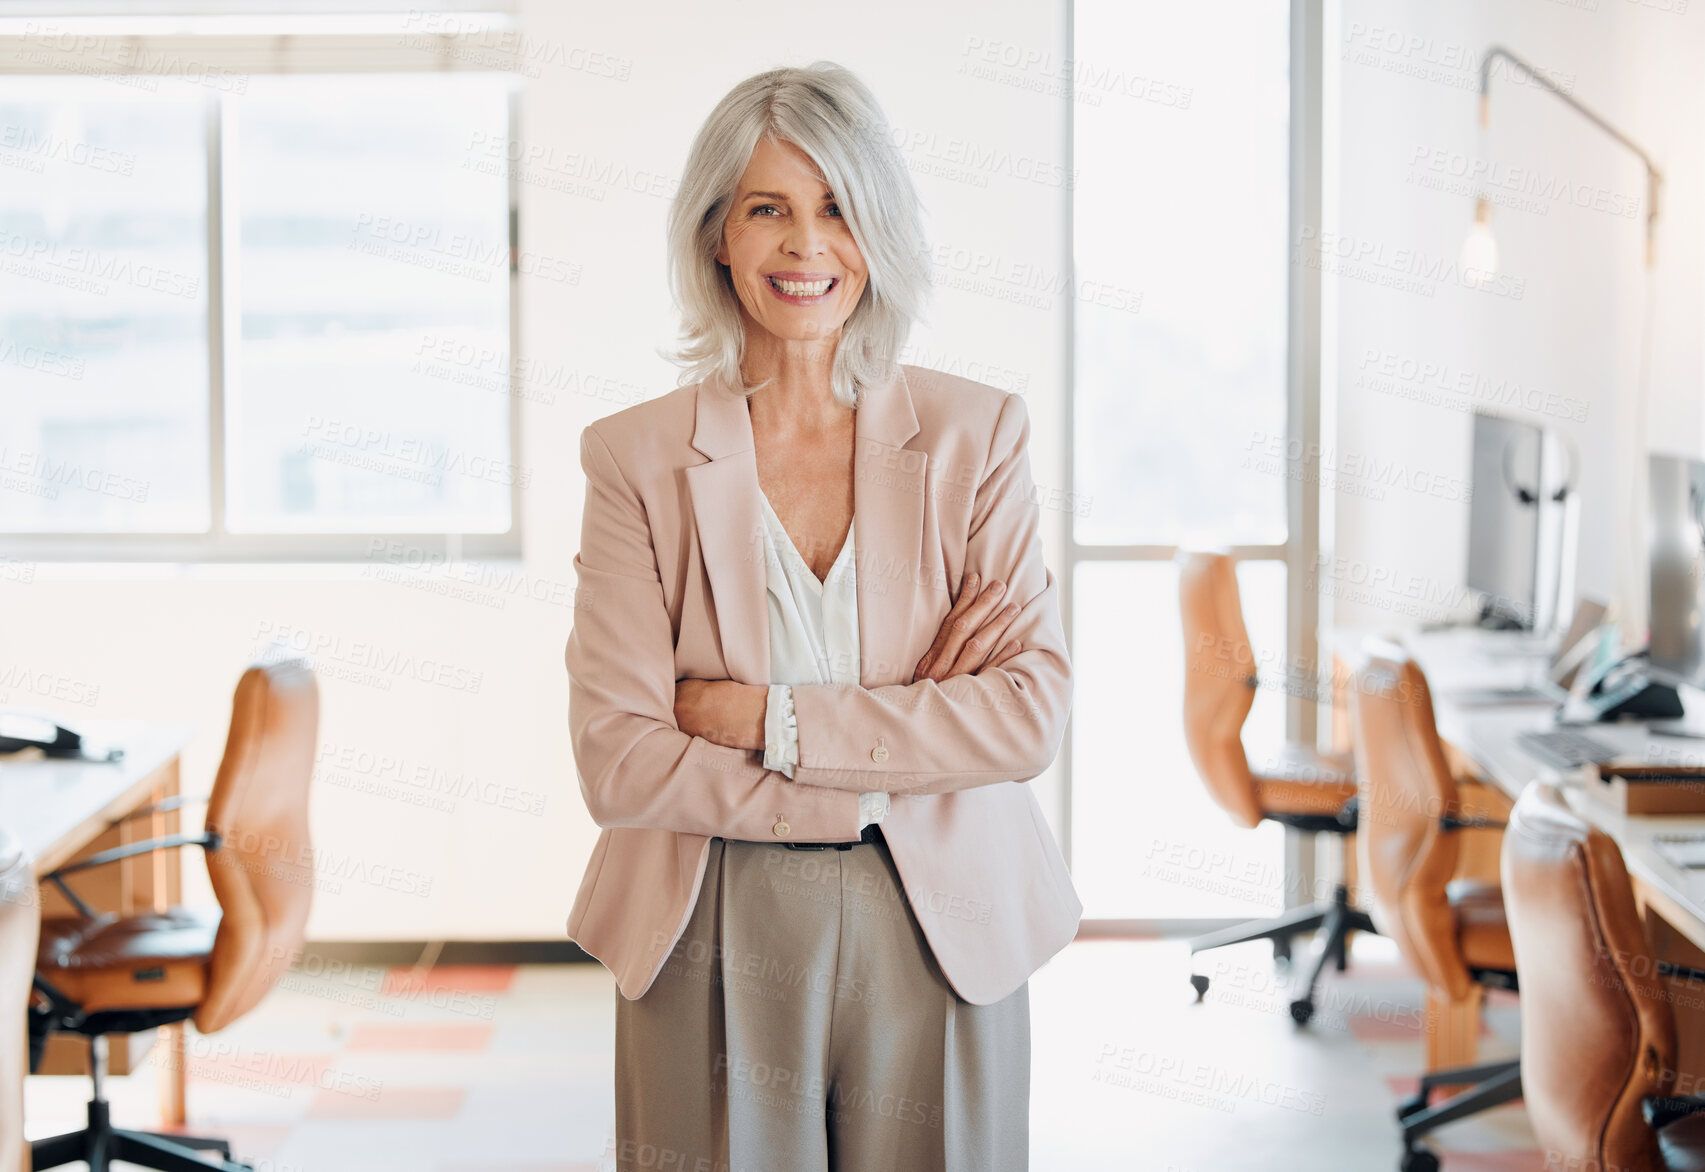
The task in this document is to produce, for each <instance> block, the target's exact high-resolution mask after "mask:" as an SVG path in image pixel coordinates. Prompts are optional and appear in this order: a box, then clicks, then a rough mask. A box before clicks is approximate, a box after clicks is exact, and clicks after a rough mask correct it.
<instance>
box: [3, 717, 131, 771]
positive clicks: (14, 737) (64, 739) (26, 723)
mask: <svg viewBox="0 0 1705 1172" xmlns="http://www.w3.org/2000/svg"><path fill="white" fill-rule="evenodd" d="M23 749H40V750H41V751H42V753H43V754H44V755H46V756H48V757H71V758H77V759H79V760H83V761H117V760H119V759H120V758H122V757H123V756H124V750H123V749H119V748H112V747H110V746H107V745H104V744H101V743H99V742H98V741H96V740H94V739H93V738H91V737H86V736H84V735H83V734H82V733H80V732H78V731H77V730H76V729H74V728H67V727H66V726H64V725H62V724H60V723H59V722H58V721H57V720H55V719H54V718H53V717H51V716H49V715H47V714H45V713H41V712H28V711H24V710H22V709H17V708H12V709H0V753H16V752H19V751H20V750H23Z"/></svg>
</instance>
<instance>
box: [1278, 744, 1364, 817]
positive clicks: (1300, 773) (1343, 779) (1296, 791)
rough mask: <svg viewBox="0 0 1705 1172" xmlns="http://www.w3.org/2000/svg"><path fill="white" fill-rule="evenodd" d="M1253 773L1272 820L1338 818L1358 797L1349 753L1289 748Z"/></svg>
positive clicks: (1300, 747)
mask: <svg viewBox="0 0 1705 1172" xmlns="http://www.w3.org/2000/svg"><path fill="white" fill-rule="evenodd" d="M1253 772H1254V776H1255V792H1256V795H1257V797H1258V800H1259V801H1260V803H1261V809H1262V810H1263V811H1264V812H1266V813H1267V814H1268V815H1269V816H1270V815H1273V814H1336V813H1337V812H1338V811H1339V810H1341V809H1343V807H1344V804H1345V803H1346V802H1348V801H1349V800H1350V799H1351V798H1353V797H1355V796H1356V772H1355V761H1354V760H1353V759H1352V758H1351V757H1350V756H1349V755H1348V754H1346V753H1321V752H1318V751H1316V750H1314V749H1310V748H1308V747H1306V746H1304V745H1286V746H1285V747H1284V750H1283V751H1282V752H1281V753H1280V754H1279V756H1278V757H1277V758H1276V759H1273V760H1268V761H1263V762H1262V763H1261V765H1260V767H1259V768H1257V769H1255V770H1254V771H1253Z"/></svg>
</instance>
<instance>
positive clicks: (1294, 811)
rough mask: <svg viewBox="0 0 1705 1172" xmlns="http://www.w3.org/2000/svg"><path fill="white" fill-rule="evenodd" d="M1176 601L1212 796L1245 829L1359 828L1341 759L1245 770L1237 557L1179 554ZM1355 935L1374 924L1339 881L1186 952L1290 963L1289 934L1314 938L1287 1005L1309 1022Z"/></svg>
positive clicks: (1250, 683) (1341, 833) (1294, 750)
mask: <svg viewBox="0 0 1705 1172" xmlns="http://www.w3.org/2000/svg"><path fill="white" fill-rule="evenodd" d="M1178 603H1179V609H1180V611H1181V614H1182V618H1183V628H1184V740H1185V743H1186V744H1187V745H1188V746H1189V749H1190V759H1191V761H1193V762H1194V763H1195V765H1196V771H1197V773H1199V774H1200V775H1201V777H1202V781H1203V783H1204V784H1205V785H1206V786H1207V788H1208V794H1209V796H1210V797H1212V798H1213V799H1214V801H1215V802H1216V803H1217V804H1218V805H1219V806H1220V808H1221V809H1223V810H1224V811H1225V812H1226V813H1227V814H1228V815H1229V816H1230V817H1231V820H1232V821H1233V822H1235V823H1236V824H1237V825H1238V826H1241V827H1244V828H1246V829H1247V828H1249V827H1253V826H1256V825H1258V824H1260V823H1261V822H1262V821H1263V820H1267V821H1273V822H1278V823H1281V824H1283V825H1285V826H1290V827H1292V828H1294V829H1297V830H1302V831H1307V832H1313V833H1327V834H1333V835H1336V836H1338V841H1339V842H1340V844H1341V843H1343V842H1344V840H1345V837H1346V836H1347V835H1349V834H1353V833H1354V832H1355V829H1356V810H1355V799H1356V781H1355V775H1354V768H1353V763H1352V761H1351V760H1350V759H1349V758H1348V757H1346V756H1341V755H1337V754H1329V753H1320V752H1317V751H1316V750H1314V749H1310V748H1308V747H1306V746H1303V745H1286V746H1285V747H1284V748H1283V750H1282V751H1281V752H1280V753H1279V754H1278V756H1277V757H1276V758H1275V759H1274V760H1273V761H1272V762H1271V763H1270V764H1269V765H1267V766H1265V767H1263V768H1262V770H1261V771H1260V772H1257V771H1256V770H1254V769H1252V768H1251V767H1250V764H1249V756H1248V754H1247V752H1246V751H1245V750H1244V747H1243V722H1244V721H1245V720H1246V719H1247V718H1248V716H1249V710H1250V709H1251V708H1252V707H1253V706H1254V704H1255V689H1256V688H1257V687H1258V686H1259V681H1258V680H1257V678H1256V670H1255V664H1256V658H1255V652H1254V649H1253V648H1252V647H1251V646H1250V643H1249V633H1248V630H1247V629H1246V628H1245V626H1244V623H1243V603H1242V600H1241V598H1240V597H1239V594H1238V588H1237V564H1236V562H1235V561H1234V559H1232V558H1231V557H1230V556H1229V555H1227V554H1223V553H1208V552H1185V553H1181V554H1180V555H1179V556H1178ZM1282 682H1283V681H1281V683H1282ZM1357 931H1359V932H1372V931H1374V925H1373V921H1371V920H1370V919H1369V918H1368V916H1367V915H1366V913H1364V912H1361V911H1359V910H1357V909H1356V908H1354V907H1351V906H1350V892H1349V888H1348V887H1347V886H1346V885H1345V884H1343V883H1339V884H1337V885H1336V888H1335V890H1334V891H1333V896H1332V900H1331V901H1330V902H1328V903H1323V904H1318V905H1315V906H1312V907H1305V908H1301V909H1299V910H1297V911H1294V912H1291V913H1289V914H1287V915H1285V916H1281V917H1279V918H1278V919H1272V920H1255V921H1252V922H1250V923H1247V924H1237V925H1233V926H1232V927H1229V928H1224V929H1222V930H1220V931H1218V932H1211V933H1209V934H1207V935H1205V936H1198V937H1197V938H1195V939H1194V940H1191V941H1190V954H1191V955H1192V956H1194V955H1195V954H1196V953H1198V952H1205V951H1207V950H1208V949H1211V948H1224V947H1226V946H1227V945H1231V944H1243V943H1245V942H1247V941H1251V940H1271V941H1272V942H1273V953H1274V956H1275V957H1277V958H1278V959H1280V960H1289V959H1290V948H1291V940H1292V939H1293V938H1294V937H1296V936H1299V935H1303V934H1305V933H1309V932H1315V933H1317V934H1318V940H1319V948H1318V951H1317V955H1316V956H1315V959H1314V965H1313V967H1312V970H1311V972H1310V973H1309V978H1308V985H1307V987H1306V990H1305V991H1304V993H1303V995H1302V996H1301V997H1298V998H1297V999H1295V1000H1294V1001H1292V1002H1291V1007H1290V1008H1291V1017H1292V1018H1293V1019H1294V1020H1296V1021H1297V1022H1299V1023H1306V1022H1307V1021H1308V1020H1309V1018H1311V1017H1312V1016H1313V1015H1314V990H1315V987H1316V986H1317V985H1318V984H1319V983H1320V974H1321V972H1322V971H1323V970H1324V969H1325V967H1326V965H1327V963H1328V962H1333V963H1335V964H1336V965H1337V968H1338V969H1339V970H1340V971H1342V970H1343V968H1344V966H1345V962H1346V960H1347V955H1348V940H1349V934H1350V933H1351V932H1357ZM1190 983H1191V984H1192V985H1194V986H1195V988H1196V996H1197V999H1198V1000H1200V999H1201V997H1202V996H1203V995H1204V994H1206V993H1207V991H1208V978H1207V977H1206V976H1203V975H1202V974H1200V973H1192V974H1191V976H1190Z"/></svg>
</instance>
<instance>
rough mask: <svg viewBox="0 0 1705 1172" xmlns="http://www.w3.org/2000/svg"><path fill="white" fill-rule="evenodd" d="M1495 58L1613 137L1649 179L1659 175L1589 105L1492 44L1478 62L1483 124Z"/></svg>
mask: <svg viewBox="0 0 1705 1172" xmlns="http://www.w3.org/2000/svg"><path fill="white" fill-rule="evenodd" d="M1498 57H1502V58H1503V59H1504V60H1506V61H1508V62H1509V63H1510V64H1511V65H1514V66H1515V67H1516V68H1517V69H1520V70H1521V71H1522V72H1523V73H1525V74H1527V75H1528V77H1530V78H1532V79H1533V80H1534V81H1535V82H1536V83H1538V85H1539V87H1540V88H1541V89H1543V90H1546V91H1548V92H1549V93H1551V94H1554V95H1555V96H1556V97H1557V98H1558V99H1560V100H1561V101H1563V102H1565V103H1567V104H1568V105H1569V106H1570V107H1572V108H1573V109H1574V111H1575V112H1576V113H1577V114H1579V115H1580V116H1581V117H1583V118H1585V119H1586V120H1587V121H1589V122H1591V123H1592V124H1593V125H1594V126H1596V127H1598V128H1599V129H1600V130H1602V131H1604V132H1605V133H1606V134H1608V135H1610V137H1611V138H1614V139H1615V140H1616V141H1617V142H1619V143H1621V144H1622V145H1623V146H1625V147H1627V148H1628V149H1629V150H1631V151H1633V152H1634V153H1635V154H1636V155H1639V156H1640V161H1641V162H1643V163H1645V164H1646V170H1647V171H1649V172H1651V175H1652V178H1653V179H1657V178H1659V177H1660V176H1661V174H1662V173H1661V172H1660V171H1659V170H1658V165H1657V163H1655V162H1653V161H1652V156H1651V155H1649V154H1647V153H1646V151H1645V148H1644V147H1642V146H1641V145H1640V144H1639V143H1637V142H1635V141H1634V140H1633V139H1631V138H1629V137H1628V136H1627V135H1626V134H1623V133H1622V132H1621V131H1620V130H1618V129H1617V128H1616V127H1614V126H1612V125H1611V124H1610V123H1609V122H1607V121H1605V119H1604V118H1603V116H1601V115H1600V114H1599V113H1598V112H1597V111H1595V110H1593V109H1592V108H1591V107H1589V106H1586V105H1583V104H1582V103H1581V102H1580V100H1579V99H1577V98H1576V97H1575V96H1574V95H1572V94H1570V93H1567V92H1565V91H1564V90H1563V89H1562V87H1560V86H1559V85H1558V84H1557V83H1556V82H1554V81H1552V80H1551V79H1550V78H1549V77H1546V76H1545V75H1544V74H1543V73H1541V72H1539V70H1537V69H1535V68H1534V67H1533V66H1532V65H1529V64H1528V63H1527V62H1526V61H1523V60H1522V59H1521V58H1520V57H1517V56H1516V55H1515V54H1514V53H1512V52H1510V51H1509V50H1508V49H1506V48H1504V47H1503V46H1502V45H1493V46H1492V47H1491V48H1490V49H1487V50H1486V55H1485V56H1484V57H1482V58H1481V59H1480V121H1481V122H1482V123H1484V122H1486V121H1487V119H1488V117H1489V114H1488V113H1487V111H1488V109H1489V108H1490V100H1491V95H1492V61H1493V60H1494V59H1495V58H1498Z"/></svg>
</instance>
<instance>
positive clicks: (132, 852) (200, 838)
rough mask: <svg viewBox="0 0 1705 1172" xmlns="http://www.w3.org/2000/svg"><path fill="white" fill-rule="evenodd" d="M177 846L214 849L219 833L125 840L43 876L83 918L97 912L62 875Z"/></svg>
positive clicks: (206, 832)
mask: <svg viewBox="0 0 1705 1172" xmlns="http://www.w3.org/2000/svg"><path fill="white" fill-rule="evenodd" d="M180 846H199V847H203V848H205V849H206V850H210V851H216V850H218V849H219V835H218V834H216V833H215V832H213V831H211V830H207V831H203V832H202V833H201V834H169V835H167V836H166V837H164V838H149V839H144V840H143V841H141V842H127V843H125V844H124V845H123V846H115V847H113V848H112V849H111V850H104V851H101V852H99V853H98V854H92V855H90V856H89V857H88V858H86V859H77V860H76V861H75V862H70V863H66V864H65V865H64V866H63V867H61V868H59V869H58V870H57V871H50V872H48V873H47V874H46V875H43V876H42V878H43V879H45V880H47V881H48V882H49V883H51V884H53V885H54V886H55V887H57V888H59V893H60V894H61V895H63V896H64V897H65V898H66V899H67V900H69V901H70V903H71V906H72V907H74V908H76V909H77V914H78V915H80V916H82V917H83V918H84V919H86V920H87V919H93V918H94V917H95V915H96V914H98V913H96V911H95V909H94V908H92V907H90V906H89V905H88V904H87V903H85V902H83V900H82V898H81V897H79V896H78V894H77V893H76V892H75V891H73V890H71V885H70V884H69V883H67V882H65V876H67V875H74V874H76V873H77V872H78V871H87V870H88V869H89V868H91V867H104V866H106V865H107V864H108V863H116V862H119V861H121V860H123V859H133V858H135V857H136V856H137V855H146V854H152V853H153V852H154V851H158V850H171V849H173V848H175V847H180Z"/></svg>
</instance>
